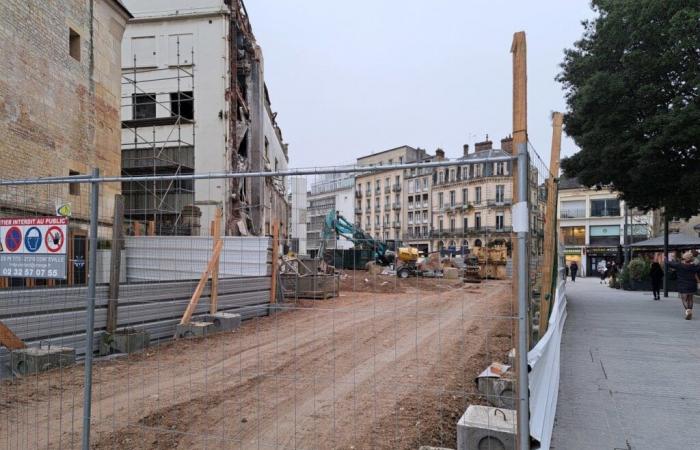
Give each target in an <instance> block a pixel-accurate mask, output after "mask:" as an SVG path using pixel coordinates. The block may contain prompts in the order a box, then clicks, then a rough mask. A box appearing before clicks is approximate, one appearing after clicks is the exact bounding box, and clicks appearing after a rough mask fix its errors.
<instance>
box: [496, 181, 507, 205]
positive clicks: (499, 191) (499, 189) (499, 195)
mask: <svg viewBox="0 0 700 450" xmlns="http://www.w3.org/2000/svg"><path fill="white" fill-rule="evenodd" d="M505 191H506V187H505V186H504V185H502V184H497V185H496V203H503V201H504V200H505Z"/></svg>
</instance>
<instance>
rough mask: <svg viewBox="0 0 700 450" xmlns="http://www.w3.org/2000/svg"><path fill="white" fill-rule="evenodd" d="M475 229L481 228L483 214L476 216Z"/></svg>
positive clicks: (476, 214)
mask: <svg viewBox="0 0 700 450" xmlns="http://www.w3.org/2000/svg"><path fill="white" fill-rule="evenodd" d="M474 228H477V229H478V228H481V213H475V214H474Z"/></svg>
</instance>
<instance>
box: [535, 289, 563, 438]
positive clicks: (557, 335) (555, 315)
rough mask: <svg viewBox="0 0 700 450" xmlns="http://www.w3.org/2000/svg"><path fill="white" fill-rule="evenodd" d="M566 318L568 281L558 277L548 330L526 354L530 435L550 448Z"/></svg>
mask: <svg viewBox="0 0 700 450" xmlns="http://www.w3.org/2000/svg"><path fill="white" fill-rule="evenodd" d="M565 321H566V282H565V281H564V280H562V277H561V276H560V277H559V284H558V286H557V290H556V293H555V295H554V305H553V306H552V315H551V316H550V317H549V325H548V327H547V332H546V333H545V334H544V336H542V339H540V341H539V342H538V343H537V345H535V347H534V348H533V349H532V350H530V352H529V353H528V354H527V362H528V364H529V366H530V368H531V371H530V435H531V436H532V437H533V438H535V439H537V440H538V441H539V442H540V448H541V449H549V445H550V442H551V440H552V429H553V427H554V416H555V414H556V411H557V395H558V393H559V356H560V350H561V336H562V332H563V330H564V322H565Z"/></svg>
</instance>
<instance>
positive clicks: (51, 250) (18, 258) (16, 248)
mask: <svg viewBox="0 0 700 450" xmlns="http://www.w3.org/2000/svg"><path fill="white" fill-rule="evenodd" d="M67 232H68V218H66V217H19V218H0V243H2V244H3V245H2V246H1V248H0V276H3V277H17V278H54V279H65V278H66V235H67Z"/></svg>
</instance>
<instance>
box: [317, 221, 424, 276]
mask: <svg viewBox="0 0 700 450" xmlns="http://www.w3.org/2000/svg"><path fill="white" fill-rule="evenodd" d="M334 234H335V235H336V236H343V237H344V238H345V239H347V240H349V241H350V242H352V243H353V244H354V245H355V248H357V249H369V250H371V251H372V259H373V260H374V261H375V262H376V263H377V264H379V265H381V266H388V265H389V264H391V263H395V265H396V276H398V277H399V278H408V277H409V276H417V275H418V268H417V266H416V263H417V261H418V257H419V253H418V249H416V248H413V247H400V248H398V249H397V251H396V252H394V251H392V250H391V249H390V248H389V246H388V245H387V243H386V242H384V241H380V240H378V239H374V238H373V237H372V235H370V234H369V233H367V232H365V231H364V230H362V229H361V228H358V227H357V226H355V225H354V224H353V223H352V222H350V221H349V220H348V219H346V218H345V217H343V216H342V215H341V214H340V213H338V212H337V211H336V210H335V209H331V210H330V211H328V214H326V219H325V221H324V224H323V234H322V240H321V245H320V247H319V252H318V254H319V257H321V258H322V257H323V255H324V253H325V250H326V242H327V241H328V240H329V239H332V238H333V235H334Z"/></svg>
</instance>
